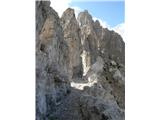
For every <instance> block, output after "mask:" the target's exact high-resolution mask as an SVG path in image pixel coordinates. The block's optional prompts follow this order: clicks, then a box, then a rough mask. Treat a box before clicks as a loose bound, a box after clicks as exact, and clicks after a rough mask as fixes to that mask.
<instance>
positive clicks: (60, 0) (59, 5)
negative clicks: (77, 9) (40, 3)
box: [51, 0, 71, 17]
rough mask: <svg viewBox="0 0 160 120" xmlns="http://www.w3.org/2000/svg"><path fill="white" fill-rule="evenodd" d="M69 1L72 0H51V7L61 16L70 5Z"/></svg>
mask: <svg viewBox="0 0 160 120" xmlns="http://www.w3.org/2000/svg"><path fill="white" fill-rule="evenodd" d="M69 3H71V0H51V7H52V8H53V9H54V10H55V11H56V12H58V15H59V16H60V17H61V16H62V14H63V12H64V11H65V10H66V9H67V8H68V7H69Z"/></svg>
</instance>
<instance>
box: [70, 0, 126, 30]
mask: <svg viewBox="0 0 160 120" xmlns="http://www.w3.org/2000/svg"><path fill="white" fill-rule="evenodd" d="M69 5H70V6H78V7H79V8H81V9H82V10H84V9H87V10H88V11H89V13H91V15H92V16H95V17H97V18H100V19H101V20H102V21H106V22H107V24H109V25H110V27H114V26H116V25H118V24H120V23H124V5H125V4H124V1H113V2H112V1H100V2H98V0H97V1H94V2H91V1H88V2H79V1H78V2H74V1H72V2H71V3H69Z"/></svg>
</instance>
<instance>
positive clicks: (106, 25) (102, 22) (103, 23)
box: [93, 17, 111, 29]
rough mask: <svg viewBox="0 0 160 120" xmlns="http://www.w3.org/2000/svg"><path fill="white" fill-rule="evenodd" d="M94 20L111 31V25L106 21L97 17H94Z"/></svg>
mask: <svg viewBox="0 0 160 120" xmlns="http://www.w3.org/2000/svg"><path fill="white" fill-rule="evenodd" d="M93 20H94V21H96V20H98V21H99V22H100V24H101V26H102V27H103V28H108V29H111V27H110V25H109V24H108V23H107V22H106V21H104V20H102V19H100V18H97V17H93Z"/></svg>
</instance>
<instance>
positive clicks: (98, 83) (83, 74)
mask: <svg viewBox="0 0 160 120" xmlns="http://www.w3.org/2000/svg"><path fill="white" fill-rule="evenodd" d="M124 118H125V43H124V42H123V39H122V37H121V36H120V35H119V34H118V33H116V32H114V31H110V30H108V29H107V28H103V27H102V26H101V25H100V23H99V21H93V20H92V16H91V15H90V14H89V12H88V11H87V10H85V11H84V12H81V13H79V15H78V17H77V18H76V17H75V13H74V9H71V8H68V9H67V10H66V11H64V13H63V15H62V17H61V18H60V17H59V16H58V14H57V12H56V11H55V10H54V8H51V7H50V2H49V1H36V120H124Z"/></svg>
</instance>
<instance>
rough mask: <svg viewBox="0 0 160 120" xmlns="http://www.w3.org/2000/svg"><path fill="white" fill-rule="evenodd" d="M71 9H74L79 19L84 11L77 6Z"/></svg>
mask: <svg viewBox="0 0 160 120" xmlns="http://www.w3.org/2000/svg"><path fill="white" fill-rule="evenodd" d="M71 8H73V9H74V12H75V15H76V18H77V16H78V14H79V13H80V12H82V11H83V10H82V9H81V8H80V7H77V6H71Z"/></svg>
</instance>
